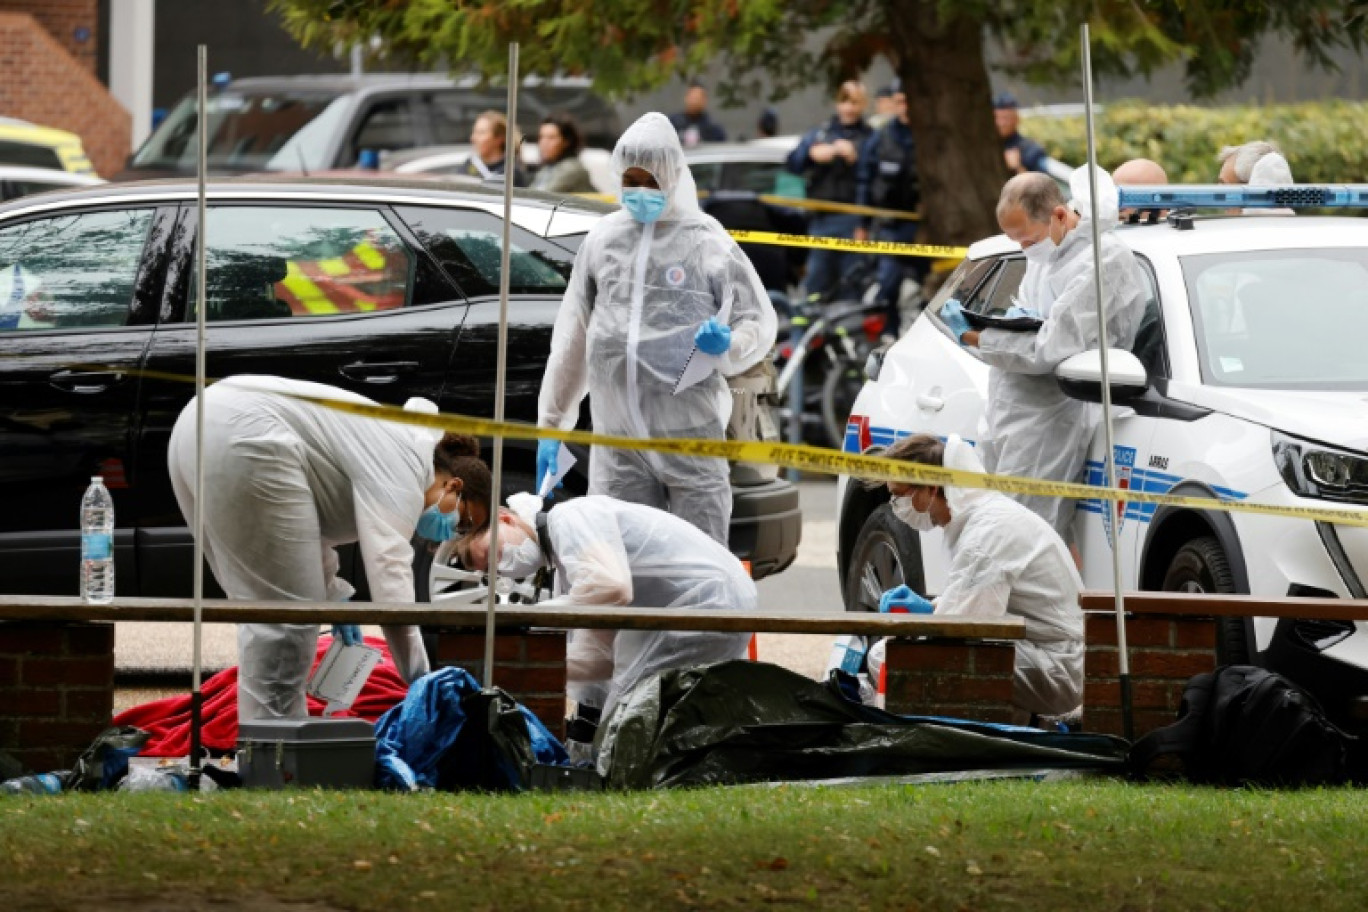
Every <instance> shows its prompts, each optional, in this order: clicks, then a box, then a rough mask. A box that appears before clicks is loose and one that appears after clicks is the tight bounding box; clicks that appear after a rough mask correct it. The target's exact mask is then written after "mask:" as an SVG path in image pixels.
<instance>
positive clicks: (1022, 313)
mask: <svg viewBox="0 0 1368 912" xmlns="http://www.w3.org/2000/svg"><path fill="white" fill-rule="evenodd" d="M1003 316H1004V317H1005V318H1006V319H1008V320H1014V319H1016V318H1017V317H1030V318H1031V319H1032V320H1039V319H1041V316H1040V313H1039V311H1035V310H1031V308H1029V307H1022V306H1021V305H1020V304H1013V305H1012V306H1011V307H1009V308H1007V312H1006V313H1005V314H1003Z"/></svg>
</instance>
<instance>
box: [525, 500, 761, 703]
mask: <svg viewBox="0 0 1368 912" xmlns="http://www.w3.org/2000/svg"><path fill="white" fill-rule="evenodd" d="M546 533H547V536H548V537H549V538H550V550H551V554H552V557H553V563H554V565H555V570H556V576H555V579H556V597H555V598H554V599H552V600H551V601H550V602H548V603H546V604H549V605H557V604H560V605H604V606H610V605H632V606H633V607H637V608H708V609H717V610H726V609H731V610H736V611H754V610H756V608H757V606H758V604H759V594H758V593H757V592H756V589H755V583H754V582H753V581H752V580H751V578H750V576H749V575H747V573H746V570H745V568H744V567H742V566H741V562H740V561H739V560H737V559H736V557H735V555H733V554H732V553H731V552H730V551H728V550H727V549H726V548H724V547H723V546H722V545H720V544H718V543H717V542H715V541H713V540H712V539H711V538H709V537H708V536H707V535H705V534H704V533H703V532H701V531H699V530H698V529H697V528H696V527H695V526H693V525H691V524H689V523H687V522H685V521H683V520H681V519H679V518H678V517H676V516H672V515H671V514H669V513H666V512H664V511H663V510H657V509H655V508H653V507H646V506H642V505H640V504H634V503H625V502H623V501H620V500H615V499H613V498H611V497H601V496H595V495H589V496H587V497H580V498H577V499H575V500H571V501H567V502H565V503H562V504H559V505H557V506H555V507H553V508H552V509H551V511H550V512H548V513H547V515H546ZM749 643H750V634H748V633H716V632H709V631H673V630H617V631H613V630H577V631H575V634H574V636H573V637H572V638H571V641H570V646H569V649H568V652H567V654H566V666H567V679H568V688H567V689H568V691H569V694H570V696H571V697H572V698H574V699H575V700H576V701H579V702H583V703H586V704H587V705H590V706H599V707H602V709H603V711H604V714H605V716H606V715H607V713H608V712H610V711H611V710H612V708H613V706H614V705H615V704H616V703H617V701H618V698H619V697H620V696H621V695H622V694H624V693H626V692H627V691H628V690H630V689H631V688H632V687H633V686H635V685H636V683H637V682H638V681H640V680H642V679H643V678H646V677H649V676H650V675H653V674H656V673H658V672H661V671H666V670H668V669H671V668H687V667H690V666H693V665H708V664H713V663H715V662H725V661H729V660H731V659H739V658H743V657H744V656H745V655H746V648H747V646H748V645H749Z"/></svg>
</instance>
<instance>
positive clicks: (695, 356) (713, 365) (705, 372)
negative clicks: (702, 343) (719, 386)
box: [674, 296, 732, 396]
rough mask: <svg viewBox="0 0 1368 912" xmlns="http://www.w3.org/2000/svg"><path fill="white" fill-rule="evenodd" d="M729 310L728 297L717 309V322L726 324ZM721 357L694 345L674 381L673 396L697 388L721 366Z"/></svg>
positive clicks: (729, 302) (729, 299)
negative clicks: (692, 387)
mask: <svg viewBox="0 0 1368 912" xmlns="http://www.w3.org/2000/svg"><path fill="white" fill-rule="evenodd" d="M731 310H732V308H731V298H730V296H729V297H728V298H727V299H726V300H724V301H723V302H722V306H721V307H719V308H718V309H717V317H716V320H717V322H718V323H727V322H728V321H730V320H731ZM723 357H724V356H722V355H709V354H707V353H706V352H704V351H702V350H700V349H699V347H698V345H697V343H695V344H694V347H693V351H691V352H689V359H688V360H687V361H685V362H684V369H683V370H682V371H680V372H679V379H678V380H676V381H675V388H674V394H675V395H676V396H678V395H679V394H680V393H682V392H684V391H685V390H686V389H688V388H689V387H691V386H697V385H698V384H699V383H701V382H702V381H703V380H705V379H706V378H708V377H709V376H711V375H712V372H713V371H715V370H717V369H718V368H719V367H721V366H722V359H723Z"/></svg>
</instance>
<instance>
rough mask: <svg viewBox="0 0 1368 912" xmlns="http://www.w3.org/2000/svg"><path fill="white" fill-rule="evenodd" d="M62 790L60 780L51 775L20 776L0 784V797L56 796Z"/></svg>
mask: <svg viewBox="0 0 1368 912" xmlns="http://www.w3.org/2000/svg"><path fill="white" fill-rule="evenodd" d="M61 790H62V780H61V779H60V778H59V777H57V776H55V775H53V774H52V773H38V774H37V775H36V776H20V777H19V778H18V779H6V780H5V781H4V782H0V795H56V794H58V793H59V792H61Z"/></svg>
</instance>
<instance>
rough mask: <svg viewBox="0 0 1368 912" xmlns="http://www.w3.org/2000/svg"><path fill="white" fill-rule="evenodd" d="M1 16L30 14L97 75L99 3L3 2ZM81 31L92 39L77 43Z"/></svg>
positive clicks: (0, 2)
mask: <svg viewBox="0 0 1368 912" xmlns="http://www.w3.org/2000/svg"><path fill="white" fill-rule="evenodd" d="M149 2H150V0H149ZM0 13H28V14H29V15H30V16H32V17H33V18H34V19H36V20H38V24H39V25H41V26H42V27H43V30H44V31H46V32H47V33H48V34H49V35H51V36H52V38H53V40H55V41H56V42H57V43H58V44H60V45H61V46H62V48H63V50H65V51H66V52H67V54H69V55H70V56H71V59H72V60H75V61H76V62H77V63H79V64H80V65H81V66H82V67H83V68H85V69H86V70H87V71H89V72H90V73H91V74H94V72H95V66H96V63H97V57H98V56H99V47H100V32H99V23H100V3H99V0H0ZM77 29H85V30H86V31H87V32H88V33H89V37H87V38H86V40H85V41H77V40H76V30H77Z"/></svg>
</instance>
